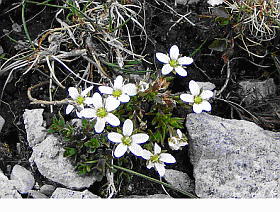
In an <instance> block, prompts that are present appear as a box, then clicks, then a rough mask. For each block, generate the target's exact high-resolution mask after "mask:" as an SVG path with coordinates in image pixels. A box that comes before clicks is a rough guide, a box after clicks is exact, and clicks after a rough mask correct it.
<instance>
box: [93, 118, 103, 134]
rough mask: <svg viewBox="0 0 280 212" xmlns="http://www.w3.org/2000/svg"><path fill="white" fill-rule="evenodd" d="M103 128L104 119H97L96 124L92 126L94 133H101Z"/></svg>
mask: <svg viewBox="0 0 280 212" xmlns="http://www.w3.org/2000/svg"><path fill="white" fill-rule="evenodd" d="M104 128H105V118H103V119H102V118H99V117H97V121H96V124H95V125H94V129H95V132H97V133H101V132H102V131H103V130H104Z"/></svg>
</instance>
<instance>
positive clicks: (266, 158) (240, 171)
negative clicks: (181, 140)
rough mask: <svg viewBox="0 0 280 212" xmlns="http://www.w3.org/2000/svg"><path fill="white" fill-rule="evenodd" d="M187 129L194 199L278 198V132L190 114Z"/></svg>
mask: <svg viewBox="0 0 280 212" xmlns="http://www.w3.org/2000/svg"><path fill="white" fill-rule="evenodd" d="M186 127H187V129H188V131H189V135H190V137H191V139H189V141H188V142H189V155H190V160H191V162H192V164H193V166H194V178H195V192H196V194H197V196H199V197H201V198H279V197H280V193H279V192H280V187H279V180H280V173H279V171H280V158H279V150H280V149H279V148H280V133H274V132H270V131H265V130H263V129H262V128H260V127H258V126H257V125H255V124H254V123H251V122H248V121H242V120H241V121H240V120H228V119H223V118H220V117H216V116H211V115H208V114H206V113H202V114H189V115H188V116H187V122H186Z"/></svg>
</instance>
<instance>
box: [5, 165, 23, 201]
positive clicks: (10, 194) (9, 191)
mask: <svg viewBox="0 0 280 212" xmlns="http://www.w3.org/2000/svg"><path fill="white" fill-rule="evenodd" d="M2 198H6V199H22V197H21V195H20V194H19V193H18V191H17V188H16V187H15V186H14V180H9V178H8V177H7V176H5V175H4V173H3V171H2V170H1V169H0V199H2Z"/></svg>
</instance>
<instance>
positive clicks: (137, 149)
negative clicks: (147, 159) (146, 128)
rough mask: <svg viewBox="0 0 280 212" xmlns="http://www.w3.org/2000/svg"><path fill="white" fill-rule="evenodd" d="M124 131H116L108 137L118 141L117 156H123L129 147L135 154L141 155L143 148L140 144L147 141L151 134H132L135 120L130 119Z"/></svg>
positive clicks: (115, 141) (115, 153)
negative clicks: (120, 132)
mask: <svg viewBox="0 0 280 212" xmlns="http://www.w3.org/2000/svg"><path fill="white" fill-rule="evenodd" d="M122 131H123V133H122V134H119V133H116V132H111V133H109V134H108V139H109V140H110V141H112V142H114V143H118V146H117V147H116V149H115V152H114V155H115V157H117V158H119V157H121V156H123V155H124V154H125V153H126V151H127V149H129V150H130V151H131V152H132V153H133V154H134V155H136V156H141V154H142V151H143V149H142V147H141V146H140V145H139V144H143V143H145V142H146V141H147V140H148V139H149V136H148V135H147V134H145V133H137V134H134V135H131V134H132V131H133V122H132V121H131V120H130V119H127V120H125V122H124V124H123V130H122Z"/></svg>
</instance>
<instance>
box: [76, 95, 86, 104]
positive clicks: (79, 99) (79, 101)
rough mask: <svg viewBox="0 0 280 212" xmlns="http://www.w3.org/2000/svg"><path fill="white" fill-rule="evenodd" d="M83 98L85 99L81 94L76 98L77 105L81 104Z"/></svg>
mask: <svg viewBox="0 0 280 212" xmlns="http://www.w3.org/2000/svg"><path fill="white" fill-rule="evenodd" d="M84 100H85V99H84V97H83V96H78V97H77V99H76V102H77V103H78V104H79V105H81V104H83V102H84Z"/></svg>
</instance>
